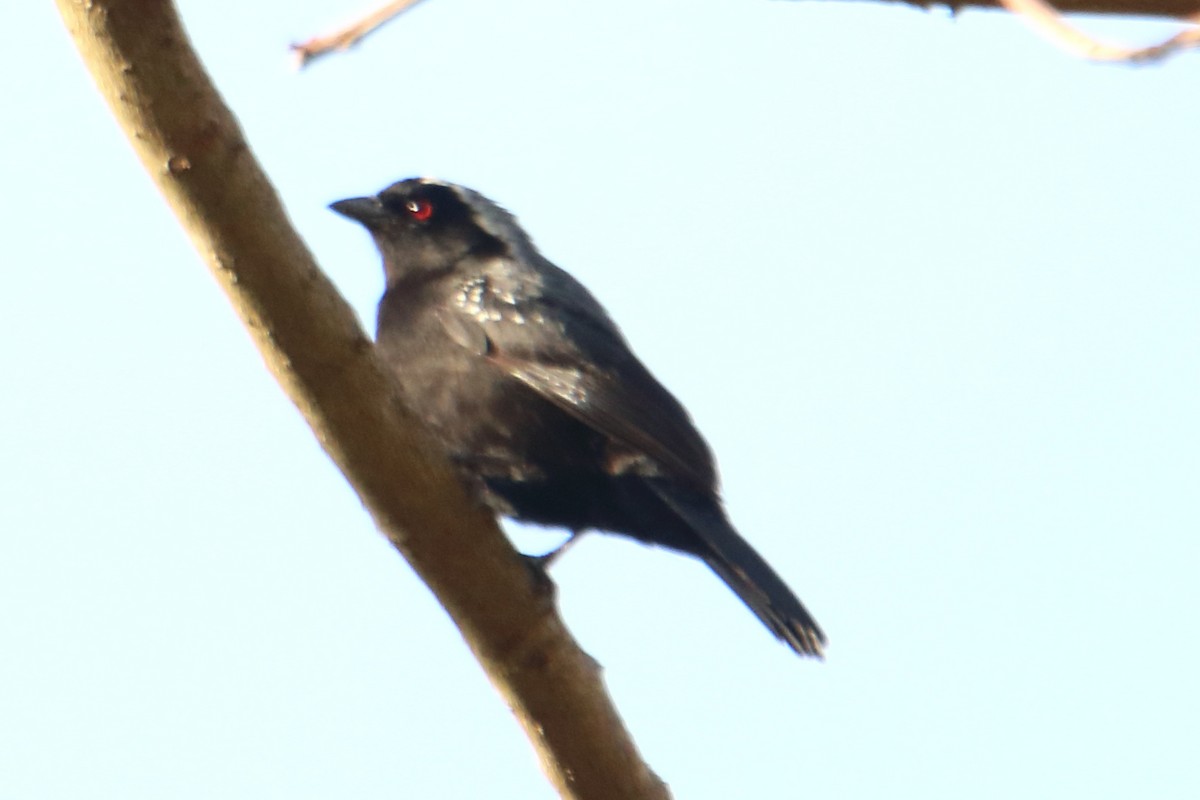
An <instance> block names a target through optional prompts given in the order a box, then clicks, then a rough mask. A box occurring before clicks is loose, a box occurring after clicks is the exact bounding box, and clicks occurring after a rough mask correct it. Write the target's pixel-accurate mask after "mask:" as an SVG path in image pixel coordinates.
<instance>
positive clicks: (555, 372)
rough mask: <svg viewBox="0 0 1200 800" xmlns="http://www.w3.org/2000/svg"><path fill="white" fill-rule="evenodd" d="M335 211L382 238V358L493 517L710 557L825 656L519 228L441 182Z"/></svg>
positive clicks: (663, 416) (697, 439) (711, 469)
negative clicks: (630, 539) (616, 535)
mask: <svg viewBox="0 0 1200 800" xmlns="http://www.w3.org/2000/svg"><path fill="white" fill-rule="evenodd" d="M330 207H331V208H332V209H333V210H334V211H336V212H337V213H339V214H342V215H344V216H346V217H349V218H350V219H353V220H355V221H357V222H359V223H361V224H362V225H363V226H364V227H365V228H366V229H367V230H368V231H369V232H370V234H371V236H372V237H373V238H374V240H375V244H376V245H377V246H378V248H379V252H380V253H381V254H382V256H383V269H384V273H385V276H386V281H387V286H386V289H385V291H384V294H383V298H382V299H381V300H380V302H379V319H378V329H377V335H376V338H377V341H378V345H379V348H380V350H381V351H382V352H383V355H384V357H385V358H386V359H387V361H388V363H390V364H393V365H394V366H395V369H396V374H397V375H398V376H399V379H400V385H401V389H402V391H403V393H404V399H405V400H406V401H407V403H408V405H409V407H410V408H411V409H413V411H415V412H416V413H417V414H419V415H420V416H421V417H422V418H423V419H424V420H425V422H426V423H427V424H428V426H429V427H430V429H431V430H432V431H433V432H434V433H435V434H436V436H437V437H438V438H439V439H440V441H441V442H442V443H443V444H444V446H445V447H446V450H447V451H448V452H449V454H450V456H451V458H452V459H453V460H454V462H455V463H456V464H457V465H458V466H459V467H460V469H461V471H462V473H463V475H464V477H465V479H466V480H467V481H468V482H469V483H470V485H471V487H472V489H473V490H474V492H475V494H476V496H477V497H478V498H479V499H480V500H481V501H482V502H483V503H485V504H486V505H487V506H489V507H490V508H491V509H493V510H494V511H495V512H496V513H499V514H503V515H505V516H509V517H513V518H515V519H518V520H523V521H527V522H533V523H537V524H541V525H553V526H561V527H564V528H567V529H569V530H570V531H572V532H573V533H579V532H582V531H584V530H586V529H597V530H604V531H610V532H613V533H620V534H625V535H627V536H631V537H633V538H635V539H638V540H640V541H642V542H646V543H648V544H655V545H661V546H663V547H669V548H672V549H674V550H679V551H681V552H684V553H689V554H691V555H694V556H697V557H699V558H700V559H702V560H703V561H704V563H706V564H707V565H708V566H709V567H710V568H711V569H712V570H713V571H714V572H715V573H717V575H719V576H720V577H721V579H722V580H723V581H725V583H726V584H728V585H729V587H730V588H731V589H733V591H734V592H735V593H736V594H737V596H738V597H740V598H741V599H742V601H743V602H744V603H745V604H746V605H747V606H749V607H750V609H751V610H752V611H753V612H754V613H755V614H756V615H757V616H758V618H759V619H760V620H762V622H763V624H764V625H766V626H767V628H769V629H770V630H771V632H772V633H774V634H775V635H776V636H777V637H779V638H780V639H782V640H783V641H784V642H786V643H787V644H788V645H789V646H790V647H791V648H792V649H793V650H795V651H796V652H797V653H803V654H807V655H816V656H819V655H820V654H821V647H822V645H823V644H824V643H825V636H824V634H823V633H821V629H820V628H819V627H817V623H816V622H814V621H813V618H812V617H811V616H810V615H809V613H808V611H806V610H805V608H804V606H803V605H801V603H800V601H799V600H798V599H797V598H796V595H794V594H793V593H792V591H791V589H789V588H788V587H787V585H786V584H785V583H784V582H783V580H782V579H781V578H780V577H779V576H778V575H777V574H776V573H775V571H774V570H773V569H771V567H770V566H769V565H768V564H767V562H766V561H764V560H763V559H762V557H761V556H759V555H758V553H756V552H755V551H754V549H753V548H752V547H751V546H750V545H749V544H747V542H746V541H745V540H744V539H742V537H741V536H739V535H738V533H737V531H735V530H734V529H733V526H732V525H731V524H730V523H729V520H728V519H727V518H726V516H725V512H724V510H723V509H722V507H721V501H720V498H719V496H718V494H717V476H716V468H715V466H714V464H713V458H712V455H711V453H710V452H709V450H708V446H707V445H706V444H705V442H704V440H703V439H702V438H701V436H700V434H699V433H698V432H697V431H696V428H695V427H694V426H693V425H692V422H691V419H689V417H688V414H687V412H686V411H684V409H683V406H681V405H680V404H679V401H677V400H676V399H675V398H674V397H673V396H672V395H671V393H670V392H668V391H667V390H666V389H665V388H663V386H662V385H661V384H660V383H659V382H658V381H657V380H655V378H654V376H653V375H651V374H650V372H649V371H648V370H647V369H646V368H645V367H644V366H643V365H642V363H641V362H640V361H639V360H638V359H637V357H636V356H635V355H634V354H633V352H632V351H631V350H630V349H629V346H628V345H627V344H626V343H625V339H624V337H623V336H622V335H621V332H620V331H619V330H617V326H616V325H614V324H613V322H612V320H610V319H609V317H608V314H607V313H606V312H605V311H604V309H603V308H601V306H600V304H599V303H598V302H597V301H596V300H595V298H593V297H592V295H591V293H589V292H588V290H587V289H585V288H584V287H583V286H582V285H581V284H580V283H579V282H578V281H576V280H575V279H574V278H572V277H571V276H570V275H568V274H567V273H565V272H563V271H562V270H561V269H559V268H558V267H556V266H554V265H553V264H551V263H550V262H549V261H547V260H546V259H545V258H544V257H542V255H541V254H540V253H539V252H538V251H537V249H536V248H535V247H534V246H533V242H532V241H531V240H530V238H529V236H528V235H527V234H526V233H525V231H524V230H522V229H521V227H520V226H519V225H518V224H517V222H516V220H515V219H514V218H513V217H512V216H511V215H510V214H509V213H508V212H506V211H505V210H504V209H502V208H500V207H499V206H497V205H496V204H495V203H493V202H491V201H490V200H488V199H487V198H485V197H483V196H482V195H480V194H479V193H477V192H474V191H472V190H470V189H467V188H465V187H462V186H456V185H454V184H451V183H443V182H440V181H435V180H431V179H427V178H414V179H410V180H406V181H400V182H399V183H395V184H393V185H391V186H389V187H388V188H386V189H384V190H383V191H382V192H380V193H379V194H378V195H376V196H375V197H359V198H354V199H350V200H340V201H338V202H336V203H334V204H333V205H332V206H330Z"/></svg>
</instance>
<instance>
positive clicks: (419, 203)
mask: <svg viewBox="0 0 1200 800" xmlns="http://www.w3.org/2000/svg"><path fill="white" fill-rule="evenodd" d="M404 208H405V210H407V211H408V215H409V216H410V217H412V218H413V219H415V220H416V221H417V222H424V221H425V220H427V219H429V218H430V217H432V216H433V203H431V202H429V201H428V200H409V201H408V202H407V203H405V204H404Z"/></svg>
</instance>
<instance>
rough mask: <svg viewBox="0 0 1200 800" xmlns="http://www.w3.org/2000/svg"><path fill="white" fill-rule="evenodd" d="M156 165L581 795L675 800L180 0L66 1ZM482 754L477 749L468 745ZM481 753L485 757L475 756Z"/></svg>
mask: <svg viewBox="0 0 1200 800" xmlns="http://www.w3.org/2000/svg"><path fill="white" fill-rule="evenodd" d="M56 2H57V4H58V7H59V10H60V12H61V14H62V16H63V19H64V21H65V23H66V26H67V28H68V29H69V30H70V32H71V35H72V37H73V38H74V40H75V43H76V46H77V47H78V48H79V51H80V53H81V54H82V55H83V58H84V61H85V62H86V64H87V67H88V69H89V70H90V71H91V73H92V76H93V77H94V79H95V81H96V84H97V86H98V87H99V89H100V91H101V93H102V94H103V95H104V97H105V99H106V100H107V102H108V104H109V106H110V107H111V108H112V110H113V113H114V114H115V115H116V117H117V119H118V121H119V123H120V125H121V127H122V128H123V129H124V131H125V133H126V134H127V136H128V137H129V139H130V141H131V142H132V143H133V145H134V148H135V149H136V150H137V153H138V155H139V157H140V158H141V160H142V163H143V164H144V165H145V167H146V169H147V171H148V172H149V173H150V174H151V176H152V177H153V178H154V180H155V182H156V183H157V185H158V187H159V189H160V190H161V191H162V193H163V195H164V196H165V197H166V199H167V202H168V203H169V204H170V206H171V207H172V208H173V209H174V211H175V213H176V215H177V216H178V218H179V219H180V221H181V222H182V223H183V226H184V228H185V229H186V231H187V233H188V235H189V236H190V237H191V239H192V242H193V244H194V245H195V247H196V249H197V250H198V251H199V252H200V254H201V255H202V257H203V258H204V260H205V262H206V263H207V264H208V266H209V268H210V270H211V271H212V273H213V275H214V276H215V277H216V278H217V280H218V281H219V283H220V284H221V286H222V288H223V289H224V290H225V292H226V294H227V295H228V296H229V299H230V301H231V302H232V303H233V306H234V308H235V309H236V311H237V313H238V315H239V316H240V317H241V319H242V321H243V323H244V324H245V325H246V327H247V328H248V329H249V331H250V333H251V335H252V336H253V338H254V342H255V344H256V345H257V346H258V349H259V351H260V352H261V353H262V356H263V359H264V360H265V361H266V363H267V366H268V368H269V369H270V370H271V372H272V373H273V374H274V375H275V377H276V378H277V379H278V380H279V382H280V384H281V385H282V386H283V388H284V390H285V391H286V392H287V394H288V396H289V397H290V398H291V399H292V401H293V402H294V403H295V404H296V406H297V408H299V409H300V412H301V413H302V414H303V415H304V417H305V419H306V420H307V421H308V423H309V425H310V426H312V429H313V431H314V433H316V435H317V439H318V440H319V441H320V443H321V445H322V447H324V448H325V450H326V452H328V453H329V456H330V457H331V458H332V459H333V460H334V461H335V462H336V463H337V465H338V466H339V467H340V468H341V470H342V472H343V473H344V474H345V475H346V478H347V479H348V480H349V481H350V483H351V485H352V486H353V487H354V488H355V490H356V491H357V492H358V494H359V496H360V497H361V498H362V501H363V503H364V505H366V507H367V509H368V510H369V511H370V513H371V515H372V516H373V517H374V519H375V522H376V524H377V525H378V526H379V528H380V529H381V530H382V531H383V532H384V534H385V535H386V536H387V537H388V539H389V540H390V541H391V542H392V544H394V545H395V546H396V548H397V549H398V550H400V551H401V553H403V554H404V556H405V557H406V558H407V559H408V561H409V563H410V564H411V565H412V566H413V568H414V569H415V570H416V571H417V573H418V574H419V575H420V576H421V577H422V578H423V579H424V580H425V582H426V583H427V584H428V585H429V587H430V588H431V589H432V590H433V592H434V593H435V594H436V595H437V597H438V599H439V600H440V601H441V602H442V604H443V605H444V606H445V608H446V610H447V611H448V612H449V614H450V616H451V617H452V618H453V620H454V622H455V624H456V625H458V627H459V629H460V631H461V632H462V635H463V637H464V638H465V639H466V641H467V643H468V644H469V645H470V647H471V649H472V651H473V652H474V653H475V655H476V657H477V658H478V659H479V662H480V664H481V665H482V666H483V668H484V670H485V671H486V672H487V674H488V677H489V678H490V679H491V681H492V683H493V684H494V685H495V686H496V688H497V689H498V690H499V691H500V693H501V695H503V697H504V699H505V700H506V702H507V703H508V704H509V706H510V707H511V708H512V710H513V713H514V714H515V715H516V716H517V719H518V720H519V721H520V722H521V724H522V726H523V727H524V728H525V731H526V734H527V735H528V736H529V738H530V739H531V740H532V742H533V744H534V747H535V749H536V750H537V752H538V755H539V757H540V759H541V762H542V765H543V768H544V769H545V771H546V773H547V775H548V776H549V778H550V779H551V781H552V782H553V783H554V785H555V786H556V787H557V789H558V791H559V792H560V793H561V794H562V795H563V796H564V797H571V798H596V799H597V800H609V799H610V798H614V797H621V798H664V797H667V791H666V788H665V786H664V785H663V784H662V782H661V781H659V779H658V778H657V777H656V776H655V775H654V773H653V772H651V771H650V769H649V768H648V767H647V766H646V765H645V764H644V763H643V762H642V761H641V759H640V757H639V756H638V753H637V750H636V748H635V746H634V744H633V742H632V740H631V739H630V737H629V735H628V733H627V732H626V731H625V729H624V727H623V725H622V723H621V720H620V717H619V716H618V715H617V712H616V710H615V709H614V708H613V706H612V704H611V702H610V701H609V699H608V697H607V695H606V693H605V691H604V688H603V686H602V684H601V681H600V678H599V675H598V670H597V668H596V666H595V664H594V662H592V660H591V659H590V658H589V657H588V656H587V655H586V654H584V653H583V652H581V651H580V650H579V648H578V646H577V645H576V644H575V642H574V641H573V640H572V638H571V637H570V634H569V633H568V632H567V631H566V629H565V627H564V625H563V623H562V621H561V620H560V619H559V617H558V615H557V613H556V612H555V610H554V607H553V602H552V593H551V591H550V590H549V587H548V584H546V583H545V582H541V581H538V580H536V579H535V578H534V574H533V573H532V572H531V571H530V570H529V569H528V568H527V567H526V565H525V562H524V561H523V560H522V559H521V558H520V556H519V555H518V554H517V553H516V552H515V551H514V550H513V549H512V547H511V545H509V544H508V542H507V540H506V539H505V538H504V536H503V535H502V534H501V533H500V531H499V529H498V528H497V527H496V523H495V520H494V519H493V518H492V516H491V515H490V514H488V513H486V512H485V511H483V510H482V509H480V508H478V507H477V506H475V505H474V504H472V503H471V502H470V501H468V499H467V496H466V493H465V492H464V490H463V488H462V486H461V485H460V484H459V483H458V482H457V480H456V478H455V476H454V474H453V472H452V471H451V469H450V467H449V465H448V464H447V461H446V457H445V456H444V454H442V453H441V452H440V451H439V450H438V449H437V448H436V446H434V445H433V444H432V443H431V440H430V438H429V437H428V436H427V435H426V434H425V432H424V431H423V430H422V429H421V428H420V427H419V425H418V424H417V423H416V422H415V421H414V419H413V417H412V415H411V413H410V412H408V411H407V410H406V409H405V408H403V407H402V405H401V404H400V402H399V401H398V399H397V395H396V393H395V390H394V387H393V381H392V377H391V374H390V372H389V370H388V369H387V367H386V366H385V365H383V364H382V363H381V362H380V361H379V359H378V358H377V357H376V355H375V349H374V347H373V346H372V343H371V341H370V340H369V339H368V338H367V337H366V336H365V335H364V334H363V332H362V330H361V329H360V327H359V326H358V323H357V321H356V319H355V317H354V314H353V312H352V311H351V309H350V307H349V306H348V305H347V304H346V302H345V301H344V300H343V299H342V298H341V297H340V296H339V295H338V294H337V292H336V291H335V289H334V288H333V286H332V285H331V284H330V283H329V281H328V279H327V278H326V277H325V276H324V274H322V273H321V271H320V270H319V269H318V267H317V265H316V264H315V263H314V261H313V258H312V256H311V254H310V253H309V252H308V250H307V248H306V247H305V246H304V244H303V242H302V241H301V240H300V239H299V237H298V236H297V234H296V233H295V232H294V231H293V230H292V228H291V226H290V224H289V223H288V221H287V218H286V216H285V215H284V212H283V208H282V206H281V204H280V202H279V198H278V196H277V195H276V193H275V190H274V188H273V187H272V186H271V185H270V183H269V182H268V180H267V178H266V176H265V175H264V174H263V173H262V171H261V169H260V168H259V166H258V164H257V163H256V161H255V159H254V157H253V155H252V154H251V152H250V148H249V146H248V145H247V143H246V141H245V139H244V137H243V135H242V132H241V130H240V128H239V126H238V124H237V121H236V120H235V119H234V117H233V115H232V113H231V112H230V111H229V109H227V108H226V107H225V106H224V104H223V103H222V101H221V99H220V97H219V96H218V94H217V91H216V89H215V88H214V87H213V86H212V84H211V82H210V81H209V79H208V76H207V75H206V73H205V71H204V68H203V66H202V65H201V64H200V61H199V59H198V58H197V56H196V55H195V53H194V52H193V51H192V49H191V46H190V44H189V43H188V40H187V37H186V34H185V33H184V31H183V29H182V26H181V25H180V22H179V19H178V16H177V14H176V11H175V9H174V7H173V5H172V4H171V3H170V2H169V0H56ZM463 755H464V756H466V754H463ZM467 757H469V756H467Z"/></svg>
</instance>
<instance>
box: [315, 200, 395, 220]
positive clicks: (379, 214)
mask: <svg viewBox="0 0 1200 800" xmlns="http://www.w3.org/2000/svg"><path fill="white" fill-rule="evenodd" d="M329 208H330V210H331V211H335V212H337V213H338V214H341V215H342V216H343V217H348V218H350V219H352V220H354V221H355V222H360V223H362V224H363V225H366V226H367V227H368V228H370V227H373V226H374V225H376V224H378V223H379V222H380V221H382V220H383V218H384V216H385V214H386V212H385V211H384V208H383V204H382V203H380V202H379V198H377V197H351V198H348V199H346V200H338V201H337V202H336V203H330V204H329Z"/></svg>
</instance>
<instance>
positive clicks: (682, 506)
mask: <svg viewBox="0 0 1200 800" xmlns="http://www.w3.org/2000/svg"><path fill="white" fill-rule="evenodd" d="M653 488H654V492H655V494H657V495H658V496H659V497H660V498H661V499H662V501H663V502H664V503H666V504H667V505H668V506H669V507H670V508H671V510H672V511H674V512H675V514H676V515H678V516H679V518H680V519H682V520H683V521H684V522H685V523H687V526H688V527H689V528H690V529H691V530H692V531H693V532H694V533H695V534H696V535H697V536H699V538H700V540H701V541H702V542H703V543H704V544H705V545H706V548H705V551H704V552H701V553H697V555H699V556H700V557H701V558H703V559H704V562H705V563H706V564H708V566H709V567H710V568H711V569H712V571H713V572H715V573H717V575H719V576H720V578H721V580H723V581H725V584H726V585H727V586H729V588H730V589H732V590H733V591H734V593H735V594H737V596H738V597H740V598H741V599H742V602H743V603H745V604H746V605H747V606H748V607H749V608H750V610H751V611H753V612H754V614H755V616H757V617H758V618H759V619H760V620H762V623H763V624H764V625H766V626H767V628H768V629H769V630H770V631H771V633H773V634H775V635H776V636H777V637H779V638H780V639H782V640H783V641H784V642H785V643H786V644H787V645H788V646H789V647H791V648H792V649H793V650H795V651H796V652H797V653H799V654H801V655H809V656H815V657H817V658H821V657H822V650H823V648H824V646H825V634H824V633H822V632H821V628H820V627H819V626H818V625H817V623H816V621H815V620H814V619H813V618H812V615H811V614H809V613H808V610H807V609H805V608H804V605H803V604H802V603H801V602H800V600H799V598H797V597H796V595H795V594H794V593H793V592H792V590H791V589H789V588H788V585H787V584H786V583H784V582H783V579H782V578H780V577H779V575H778V574H777V573H776V572H775V570H773V569H771V566H770V564H768V563H767V562H766V561H765V560H763V557H762V556H760V555H759V554H758V552H757V551H755V549H754V548H753V547H751V546H750V544H749V543H748V542H747V541H746V540H745V539H743V538H742V537H741V536H740V535H739V534H738V532H737V531H736V530H734V529H733V526H732V525H731V524H730V523H729V520H727V519H726V518H725V515H724V513H722V511H721V510H720V508H719V507H714V505H713V504H712V503H711V502H708V503H706V502H703V501H702V500H701V499H699V498H695V497H692V496H691V495H690V493H689V492H686V491H685V490H681V489H679V488H678V487H677V486H673V485H670V484H662V483H657V482H656V483H655V485H654V487H653Z"/></svg>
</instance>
